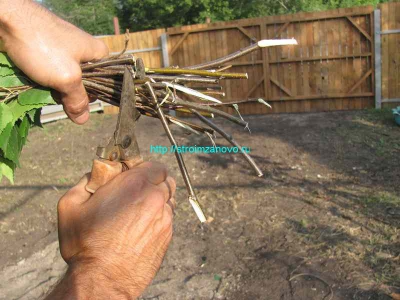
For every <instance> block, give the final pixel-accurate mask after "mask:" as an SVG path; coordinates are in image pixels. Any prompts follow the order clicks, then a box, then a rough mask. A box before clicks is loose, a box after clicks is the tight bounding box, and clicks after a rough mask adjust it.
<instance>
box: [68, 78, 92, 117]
mask: <svg viewBox="0 0 400 300" xmlns="http://www.w3.org/2000/svg"><path fill="white" fill-rule="evenodd" d="M61 102H62V104H63V106H64V110H65V113H66V114H67V115H68V117H69V118H70V119H71V120H72V121H73V122H74V123H76V124H84V123H86V122H87V121H88V120H89V98H88V95H87V93H86V90H85V87H84V86H83V83H82V81H80V82H79V83H78V84H77V86H76V87H75V88H71V89H69V90H68V92H67V93H61Z"/></svg>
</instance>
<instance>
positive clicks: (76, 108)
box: [64, 99, 88, 115]
mask: <svg viewBox="0 0 400 300" xmlns="http://www.w3.org/2000/svg"><path fill="white" fill-rule="evenodd" d="M87 105H88V101H86V100H85V99H84V100H83V101H81V102H79V103H73V104H72V103H70V102H65V103H64V107H65V109H66V110H68V112H69V113H70V114H73V115H76V114H79V113H81V112H83V111H84V110H86V108H87Z"/></svg>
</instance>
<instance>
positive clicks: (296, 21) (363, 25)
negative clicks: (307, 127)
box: [0, 2, 400, 114]
mask: <svg viewBox="0 0 400 300" xmlns="http://www.w3.org/2000/svg"><path fill="white" fill-rule="evenodd" d="M379 8H380V11H376V12H375V16H376V13H377V12H378V13H379V15H380V16H379V18H380V20H381V21H380V22H379V20H378V19H377V18H376V17H374V8H373V7H372V6H366V7H354V8H347V9H338V10H330V11H324V12H314V13H298V14H292V15H282V16H267V17H263V18H253V19H243V20H236V21H229V22H218V23H212V24H198V25H190V26H182V27H174V28H168V29H156V30H149V31H143V32H135V33H131V34H130V43H129V46H128V52H130V53H134V54H135V55H136V56H138V57H142V58H143V59H144V62H145V64H146V65H147V66H150V67H161V66H181V67H183V66H188V65H192V64H198V63H202V62H205V61H209V60H213V59H216V58H218V57H221V56H224V55H227V54H229V53H232V52H234V51H236V50H238V49H240V48H243V47H246V46H248V45H250V44H252V43H254V42H255V41H257V40H260V39H273V38H292V37H294V38H296V39H297V41H298V43H299V45H298V46H283V47H272V48H265V49H263V50H259V51H256V52H254V53H252V54H249V55H247V56H244V57H241V58H239V59H237V60H235V61H233V62H231V63H229V64H231V65H232V68H231V69H230V71H234V72H246V73H248V75H249V79H248V80H231V81H225V82H223V83H222V85H223V86H224V89H225V92H226V97H225V98H223V99H222V101H232V100H247V99H252V98H263V99H265V100H266V101H268V102H269V103H270V104H271V105H272V107H273V109H272V110H270V109H268V108H267V107H265V106H263V105H261V104H258V103H254V102H249V103H245V104H243V105H241V112H242V113H244V114H265V113H271V112H272V113H278V112H309V111H330V110H349V109H362V108H369V107H371V108H372V107H374V106H375V104H374V97H375V95H376V97H377V100H376V101H377V106H378V107H379V105H380V103H381V102H382V105H383V106H388V105H391V106H393V105H398V104H399V103H400V51H399V49H400V3H399V2H394V3H385V4H380V6H379ZM375 20H377V21H378V22H377V23H378V24H379V25H380V27H381V29H379V30H378V31H377V30H376V26H377V24H374V21H375ZM375 23H376V22H375ZM374 25H375V29H374ZM375 37H376V42H377V44H376V45H377V46H375V48H374V42H375ZM100 38H101V39H102V40H103V41H104V42H105V43H106V44H107V45H108V47H109V48H110V51H111V52H112V53H118V52H119V51H121V50H122V49H123V48H124V42H125V35H118V36H104V37H100ZM380 43H381V44H380ZM0 47H1V45H0ZM375 53H377V55H379V57H380V58H379V57H378V58H377V59H376V61H375ZM375 67H376V70H377V72H378V73H377V74H378V75H377V78H376V80H375ZM375 81H376V87H375ZM228 110H230V109H229V108H228Z"/></svg>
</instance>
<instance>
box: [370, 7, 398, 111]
mask: <svg viewBox="0 0 400 300" xmlns="http://www.w3.org/2000/svg"><path fill="white" fill-rule="evenodd" d="M375 55H376V60H375V68H376V95H375V105H376V108H381V107H394V106H398V105H400V2H390V3H383V4H380V5H379V9H377V10H375Z"/></svg>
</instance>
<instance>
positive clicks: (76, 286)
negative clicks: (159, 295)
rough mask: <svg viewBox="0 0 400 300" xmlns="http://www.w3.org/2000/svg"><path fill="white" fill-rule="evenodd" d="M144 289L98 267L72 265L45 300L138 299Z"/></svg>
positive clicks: (117, 271) (118, 273)
mask: <svg viewBox="0 0 400 300" xmlns="http://www.w3.org/2000/svg"><path fill="white" fill-rule="evenodd" d="M142 292H143V289H141V290H139V289H138V288H136V287H135V285H134V280H130V279H129V278H128V277H126V276H121V274H120V271H119V270H116V271H112V270H110V269H106V268H104V267H102V266H96V265H88V264H82V265H72V266H70V267H69V268H68V271H67V273H66V274H65V275H64V277H63V278H62V280H61V281H60V282H59V283H58V284H57V286H56V287H55V288H54V289H53V291H52V292H51V293H50V294H49V295H48V296H47V297H46V299H45V300H50V299H51V300H83V299H84V300H87V299H96V300H103V299H115V300H133V299H137V298H138V297H139V296H140V294H141V293H142Z"/></svg>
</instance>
